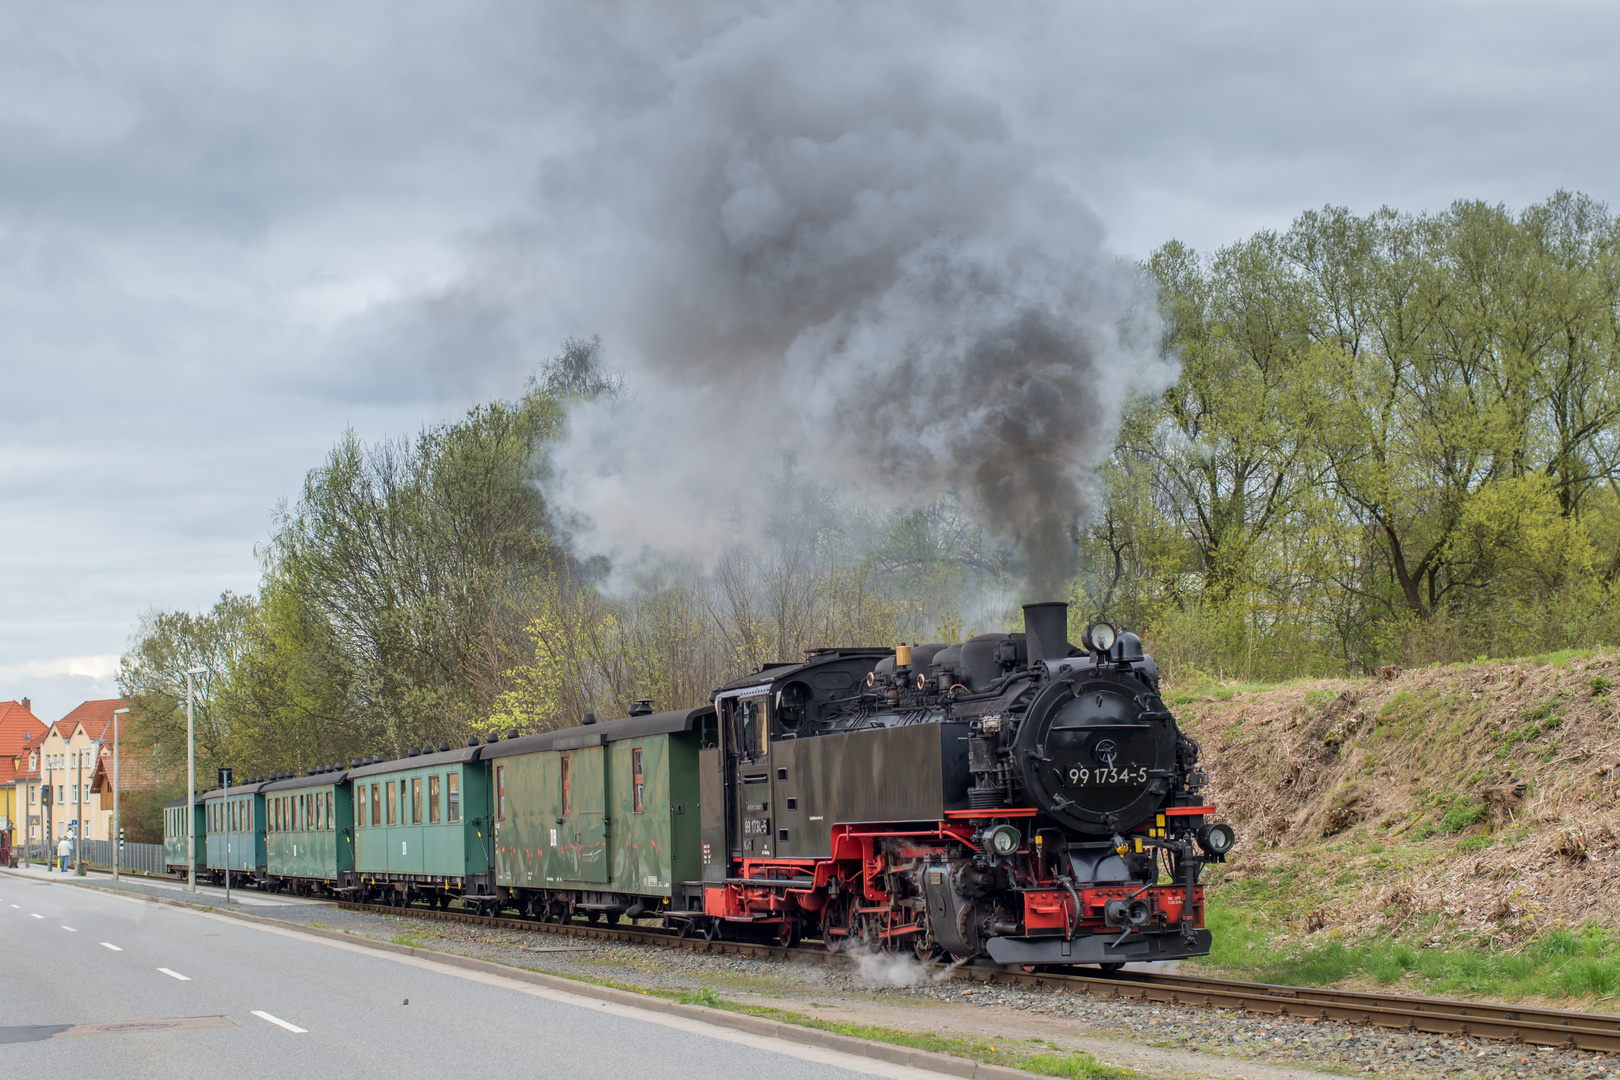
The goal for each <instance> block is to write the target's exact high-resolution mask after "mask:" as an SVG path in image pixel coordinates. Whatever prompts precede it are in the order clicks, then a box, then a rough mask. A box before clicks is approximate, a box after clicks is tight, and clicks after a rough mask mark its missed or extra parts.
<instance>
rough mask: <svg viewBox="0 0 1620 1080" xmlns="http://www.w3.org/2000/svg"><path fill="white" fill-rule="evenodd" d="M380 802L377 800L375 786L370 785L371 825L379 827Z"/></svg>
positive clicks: (380, 822)
mask: <svg viewBox="0 0 1620 1080" xmlns="http://www.w3.org/2000/svg"><path fill="white" fill-rule="evenodd" d="M381 815H382V800H381V799H379V798H377V785H376V784H372V785H371V823H372V824H373V825H381V824H382V821H381V820H380V819H381Z"/></svg>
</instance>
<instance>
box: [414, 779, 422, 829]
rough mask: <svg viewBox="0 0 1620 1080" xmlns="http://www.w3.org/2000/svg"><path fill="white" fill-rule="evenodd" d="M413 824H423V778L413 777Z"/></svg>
mask: <svg viewBox="0 0 1620 1080" xmlns="http://www.w3.org/2000/svg"><path fill="white" fill-rule="evenodd" d="M411 824H412V825H420V824H422V778H421V777H420V776H413V777H411Z"/></svg>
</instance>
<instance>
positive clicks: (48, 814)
mask: <svg viewBox="0 0 1620 1080" xmlns="http://www.w3.org/2000/svg"><path fill="white" fill-rule="evenodd" d="M51 757H52V755H50V754H46V755H45V760H44V762H43V763H42V764H43V765H44V766H45V770H44V771H45V792H44V794H45V798H44V799H43V800H42V802H41V805H42V806H44V808H45V872H46V873H47V874H48V873H50V872H51V871H52V870H53V869H55V867H56V848H54V847H52V846H51V845H52V844H53V843H55V841H54V840H52V839H51V833H53V832H55V831H56V804H55V803H53V802H51V796H52V795H54V794H56V789H55V787H54V786H53V785H54V784H55V782H56V779H55V777H56V770H55V769H54V768H52V766H51Z"/></svg>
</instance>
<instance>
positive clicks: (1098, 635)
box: [1080, 620, 1119, 652]
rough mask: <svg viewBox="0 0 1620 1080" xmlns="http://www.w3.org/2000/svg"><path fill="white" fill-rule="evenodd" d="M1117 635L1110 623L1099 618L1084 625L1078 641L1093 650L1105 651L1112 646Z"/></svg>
mask: <svg viewBox="0 0 1620 1080" xmlns="http://www.w3.org/2000/svg"><path fill="white" fill-rule="evenodd" d="M1117 637H1119V634H1118V632H1117V631H1115V630H1114V628H1113V626H1112V625H1111V624H1109V623H1105V622H1102V621H1100V620H1099V621H1098V622H1094V623H1092V624H1091V625H1090V626H1088V627H1086V629H1085V631H1084V632H1083V633H1082V634H1081V635H1080V642H1081V644H1083V645H1084V646H1085V647H1086V648H1088V649H1090V650H1092V651H1093V652H1107V651H1108V650H1109V649H1112V648H1113V647H1114V639H1115V638H1117Z"/></svg>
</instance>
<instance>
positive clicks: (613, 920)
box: [607, 911, 619, 926]
mask: <svg viewBox="0 0 1620 1080" xmlns="http://www.w3.org/2000/svg"><path fill="white" fill-rule="evenodd" d="M607 924H608V925H609V926H618V925H619V913H618V912H617V911H610V912H608V913H607Z"/></svg>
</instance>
